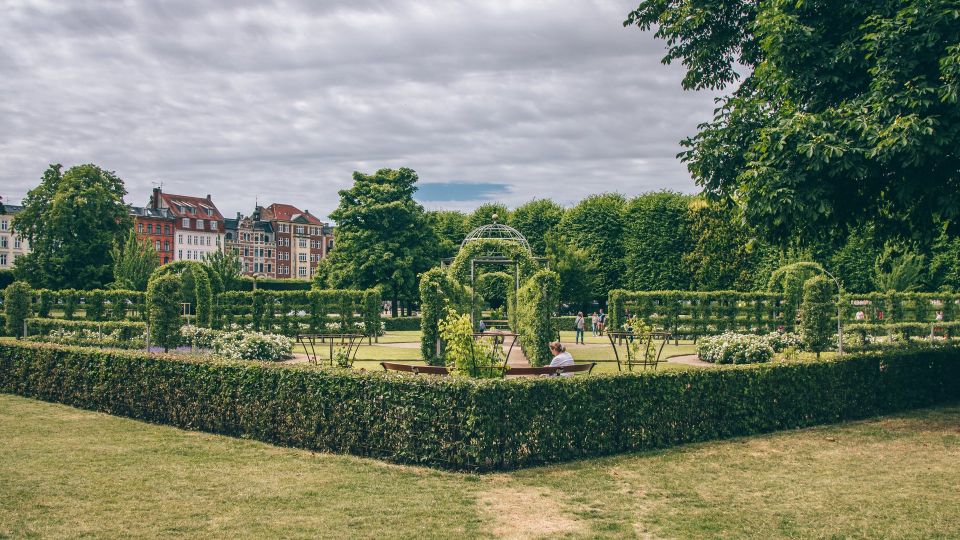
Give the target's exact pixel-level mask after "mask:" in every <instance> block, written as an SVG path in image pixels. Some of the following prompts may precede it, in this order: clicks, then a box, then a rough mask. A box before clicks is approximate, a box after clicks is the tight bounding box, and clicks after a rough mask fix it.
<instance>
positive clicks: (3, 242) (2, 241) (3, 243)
mask: <svg viewBox="0 0 960 540" xmlns="http://www.w3.org/2000/svg"><path fill="white" fill-rule="evenodd" d="M5 247H7V237H6V236H0V248H5Z"/></svg>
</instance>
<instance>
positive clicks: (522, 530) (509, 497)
mask: <svg viewBox="0 0 960 540" xmlns="http://www.w3.org/2000/svg"><path fill="white" fill-rule="evenodd" d="M562 500H563V494H562V493H559V492H557V491H554V490H550V489H547V488H538V487H498V488H495V489H492V490H490V491H486V492H483V493H481V494H480V497H479V500H478V502H479V504H480V510H481V512H482V513H484V514H486V515H487V517H488V518H489V519H490V521H491V522H492V523H493V531H492V532H493V534H494V535H495V536H497V537H498V538H511V539H519V538H544V537H553V536H557V535H561V534H567V533H577V532H583V529H584V526H583V523H582V522H581V521H579V520H577V519H576V517H575V516H574V515H573V514H572V513H570V512H567V511H565V509H564V508H563V506H562V503H561V502H560V501H562Z"/></svg>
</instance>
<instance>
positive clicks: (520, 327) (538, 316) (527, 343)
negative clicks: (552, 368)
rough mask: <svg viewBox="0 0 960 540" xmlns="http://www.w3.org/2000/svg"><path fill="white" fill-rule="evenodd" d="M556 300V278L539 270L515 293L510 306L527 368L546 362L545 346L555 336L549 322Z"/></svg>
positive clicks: (547, 360) (557, 283)
mask: <svg viewBox="0 0 960 540" xmlns="http://www.w3.org/2000/svg"><path fill="white" fill-rule="evenodd" d="M559 299H560V276H558V275H557V273H556V272H553V271H550V270H540V271H539V272H537V273H535V274H534V275H532V276H530V279H528V280H527V281H526V283H524V285H523V286H522V287H520V289H519V290H518V291H517V299H516V304H515V306H514V311H515V315H514V320H515V321H516V323H515V324H516V326H515V329H516V332H517V339H518V340H519V341H520V346H521V347H523V353H524V354H525V355H526V357H527V360H529V361H530V364H531V365H534V366H543V365H546V364H549V363H550V360H551V358H552V357H553V355H552V354H550V347H549V343H550V342H551V341H553V339H554V338H555V337H556V333H557V328H556V327H555V325H554V322H553V312H554V311H556V308H557V304H558V302H559Z"/></svg>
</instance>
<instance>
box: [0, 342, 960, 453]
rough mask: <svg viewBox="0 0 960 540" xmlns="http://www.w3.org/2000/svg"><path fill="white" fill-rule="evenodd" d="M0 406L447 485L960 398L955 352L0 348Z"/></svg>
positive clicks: (958, 358)
mask: <svg viewBox="0 0 960 540" xmlns="http://www.w3.org/2000/svg"><path fill="white" fill-rule="evenodd" d="M0 391H2V392H9V393H15V394H19V395H23V396H27V397H35V398H40V399H44V400H48V401H56V402H61V403H66V404H68V405H73V406H78V407H82V408H86V409H91V410H97V411H103V412H108V413H111V414H117V415H122V416H129V417H132V418H138V419H142V420H147V421H151V422H157V423H164V424H171V425H175V426H179V427H182V428H187V429H195V430H202V431H209V432H214V433H223V434H227V435H233V436H242V437H251V438H255V439H259V440H263V441H267V442H272V443H277V444H282V445H289V446H297V447H303V448H309V449H314V450H321V451H332V452H344V453H351V454H357V455H363V456H373V457H380V458H383V459H387V460H390V461H395V462H401V463H418V464H424V465H430V466H437V467H443V468H451V469H461V470H479V471H485V470H499V469H513V468H518V467H526V466H532V465H539V464H544V463H552V462H559V461H565V460H571V459H580V458H586V457H590V456H600V455H609V454H616V453H621V452H633V451H639V450H645V449H651V448H660V447H666V446H671V445H676V444H682V443H689V442H695V441H702V440H708V439H715V438H724V437H732V436H740V435H749V434H754V433H761V432H768V431H774V430H778V429H790V428H799V427H804V426H810V425H815V424H821V423H827V422H837V421H841V420H848V419H856V418H863V417H867V416H873V415H878V414H884V413H890V412H893V411H898V410H903V409H909V408H914V407H922V406H928V405H933V404H937V403H942V402H948V401H953V400H957V399H960V350H958V349H932V350H925V351H910V352H898V353H888V354H886V355H883V356H879V355H861V356H847V357H844V358H843V359H838V360H831V361H824V362H815V363H796V364H766V365H760V366H754V367H736V366H734V367H730V368H722V369H711V370H696V371H683V372H661V373H652V374H642V375H640V374H622V375H610V376H607V375H600V376H589V377H574V378H569V379H568V378H531V379H523V380H521V379H498V380H472V379H461V378H439V377H438V378H434V377H423V376H421V377H410V376H403V375H388V374H380V373H359V372H353V371H343V370H327V369H317V368H311V367H296V368H291V367H280V366H273V365H266V364H260V363H238V362H218V363H213V362H204V361H201V360H197V359H185V358H183V357H179V356H178V357H174V356H164V355H147V354H144V353H137V352H124V351H99V350H95V349H85V348H77V347H58V346H54V345H48V344H31V343H15V342H10V341H6V342H0Z"/></svg>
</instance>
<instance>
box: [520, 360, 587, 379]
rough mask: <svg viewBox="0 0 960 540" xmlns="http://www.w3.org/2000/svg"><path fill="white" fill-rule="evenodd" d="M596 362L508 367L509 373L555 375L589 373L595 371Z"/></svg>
mask: <svg viewBox="0 0 960 540" xmlns="http://www.w3.org/2000/svg"><path fill="white" fill-rule="evenodd" d="M596 365H597V363H596V362H590V363H589V364H574V365H572V366H557V367H550V366H543V367H511V368H507V375H553V376H560V374H561V373H587V374H589V373H590V372H591V371H593V368H594V366H596Z"/></svg>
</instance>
